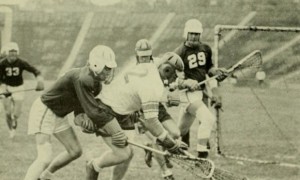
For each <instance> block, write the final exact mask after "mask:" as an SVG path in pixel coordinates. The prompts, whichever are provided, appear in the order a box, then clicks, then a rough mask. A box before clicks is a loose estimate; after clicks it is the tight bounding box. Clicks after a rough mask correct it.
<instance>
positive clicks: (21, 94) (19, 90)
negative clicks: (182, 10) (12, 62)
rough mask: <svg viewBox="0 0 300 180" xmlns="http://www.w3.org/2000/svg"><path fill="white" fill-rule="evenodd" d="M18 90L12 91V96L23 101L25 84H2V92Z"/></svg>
mask: <svg viewBox="0 0 300 180" xmlns="http://www.w3.org/2000/svg"><path fill="white" fill-rule="evenodd" d="M7 91H8V92H16V93H12V95H11V97H12V98H13V99H14V100H17V101H22V100H24V96H25V92H24V85H21V86H9V85H6V84H2V85H1V93H2V92H7Z"/></svg>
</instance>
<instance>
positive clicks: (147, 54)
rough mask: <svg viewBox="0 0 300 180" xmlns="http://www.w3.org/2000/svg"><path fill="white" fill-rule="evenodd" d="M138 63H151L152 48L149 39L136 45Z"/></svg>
mask: <svg viewBox="0 0 300 180" xmlns="http://www.w3.org/2000/svg"><path fill="white" fill-rule="evenodd" d="M135 54H136V60H137V63H138V64H139V63H150V62H151V61H152V60H153V58H152V46H151V44H150V42H149V41H148V40H147V39H140V40H139V41H137V43H136V44H135Z"/></svg>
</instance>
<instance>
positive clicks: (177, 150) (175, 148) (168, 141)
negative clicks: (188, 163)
mask: <svg viewBox="0 0 300 180" xmlns="http://www.w3.org/2000/svg"><path fill="white" fill-rule="evenodd" d="M157 141H158V143H159V144H161V145H162V146H163V147H165V148H166V149H167V150H168V151H169V152H170V153H172V154H184V149H187V148H188V145H187V144H185V143H184V142H182V141H179V140H174V139H173V138H171V136H170V135H167V136H166V138H165V139H164V140H163V141H161V140H159V139H158V140H157Z"/></svg>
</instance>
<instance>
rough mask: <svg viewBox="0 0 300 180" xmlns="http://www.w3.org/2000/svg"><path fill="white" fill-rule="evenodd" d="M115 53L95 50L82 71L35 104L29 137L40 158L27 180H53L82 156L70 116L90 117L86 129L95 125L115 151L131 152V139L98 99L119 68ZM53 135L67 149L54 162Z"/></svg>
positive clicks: (103, 48) (101, 48)
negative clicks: (32, 138)
mask: <svg viewBox="0 0 300 180" xmlns="http://www.w3.org/2000/svg"><path fill="white" fill-rule="evenodd" d="M116 67H117V64H116V61H115V54H114V52H113V50H112V49H111V48H109V47H107V46H103V45H98V46H96V47H94V48H93V49H92V50H91V52H90V54H89V58H88V63H87V65H86V66H84V67H82V68H74V69H71V70H70V71H68V72H67V73H65V74H64V75H62V76H61V77H60V78H59V79H58V80H57V81H56V82H55V83H54V85H53V86H52V87H51V88H50V89H48V90H47V91H46V92H45V93H43V94H42V96H41V97H40V98H38V99H37V100H36V101H35V102H34V103H33V105H32V107H31V111H30V115H29V122H28V134H34V135H35V139H36V145H37V157H36V159H35V161H34V162H33V163H32V164H31V166H30V167H29V169H28V171H27V174H26V177H25V180H37V179H38V178H40V179H41V180H46V179H47V180H49V179H51V178H52V176H53V173H54V172H56V171H57V170H58V169H60V168H62V167H64V166H66V165H67V164H69V163H70V162H72V161H73V160H75V159H77V158H78V157H80V156H81V154H82V150H81V146H80V144H79V142H78V139H77V137H76V135H75V132H74V130H73V128H72V127H71V126H70V124H69V122H68V116H67V115H68V114H69V113H72V112H73V113H74V115H75V119H78V118H83V117H82V116H83V113H85V114H84V116H88V117H89V118H90V119H91V121H92V122H93V123H90V124H85V125H83V126H86V127H88V129H93V128H94V127H93V126H94V124H95V125H97V127H99V128H100V129H101V130H103V131H105V132H106V133H107V134H108V135H110V136H111V137H112V139H113V140H112V142H111V144H112V145H114V147H115V148H118V149H122V150H124V151H126V152H129V150H128V149H129V148H128V147H126V146H125V144H126V139H127V137H126V136H125V134H124V132H123V131H122V129H121V127H120V125H119V124H118V122H117V121H116V120H115V119H114V117H113V116H112V115H110V114H107V113H105V112H104V110H103V109H101V108H100V107H99V105H98V103H97V101H96V99H95V96H96V95H97V94H99V92H100V91H101V89H102V84H101V83H102V82H105V81H106V80H107V78H111V73H112V70H113V68H116ZM51 135H54V136H55V137H56V138H57V139H58V140H59V141H60V142H61V143H62V144H63V146H64V147H65V151H64V152H61V153H60V154H59V155H58V156H56V157H55V158H54V159H52V143H51Z"/></svg>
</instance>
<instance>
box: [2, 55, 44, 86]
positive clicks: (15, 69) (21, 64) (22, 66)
mask: <svg viewBox="0 0 300 180" xmlns="http://www.w3.org/2000/svg"><path fill="white" fill-rule="evenodd" d="M24 70H26V71H28V72H31V73H33V74H34V75H35V76H38V75H40V74H41V72H40V71H39V70H37V69H36V68H35V67H33V66H32V65H30V64H29V63H28V62H26V61H25V60H22V59H20V58H17V59H16V60H15V61H14V62H12V63H10V62H8V59H7V58H3V59H2V60H1V62H0V75H1V82H2V83H4V84H6V85H9V86H20V85H22V84H23V83H24V80H23V71H24Z"/></svg>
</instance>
